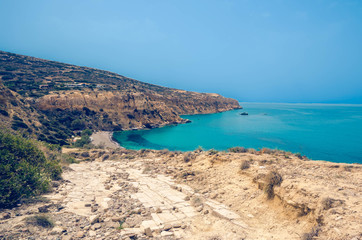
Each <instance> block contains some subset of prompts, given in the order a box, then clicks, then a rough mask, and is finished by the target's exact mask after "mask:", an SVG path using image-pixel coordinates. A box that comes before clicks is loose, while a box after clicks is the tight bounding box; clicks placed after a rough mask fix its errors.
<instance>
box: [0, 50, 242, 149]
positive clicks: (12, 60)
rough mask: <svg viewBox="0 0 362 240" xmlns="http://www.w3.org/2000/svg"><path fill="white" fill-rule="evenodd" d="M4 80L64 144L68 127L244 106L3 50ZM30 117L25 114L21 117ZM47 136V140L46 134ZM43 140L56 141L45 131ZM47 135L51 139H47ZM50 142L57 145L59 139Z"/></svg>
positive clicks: (0, 72) (130, 123)
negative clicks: (65, 129)
mask: <svg viewBox="0 0 362 240" xmlns="http://www.w3.org/2000/svg"><path fill="white" fill-rule="evenodd" d="M0 63H1V64H0V78H1V82H2V83H3V84H4V86H5V87H7V88H9V89H10V90H12V91H13V92H17V94H18V96H19V97H21V98H22V99H23V100H24V101H25V102H26V104H29V106H31V107H32V108H34V111H36V112H38V113H39V114H40V115H41V118H42V119H41V120H42V121H38V122H41V123H45V126H47V128H48V130H51V131H53V132H54V131H55V132H56V133H57V136H58V137H57V138H56V139H61V140H62V142H61V143H62V144H64V141H65V140H66V139H67V138H68V137H69V136H70V135H71V133H70V132H66V133H65V132H64V130H63V129H64V128H67V129H71V130H82V129H84V128H91V129H94V130H128V129H133V128H152V127H158V126H162V125H167V124H176V123H185V122H187V120H186V119H182V118H181V117H180V115H183V114H205V113H216V112H222V111H228V110H232V109H237V108H240V105H239V103H238V102H237V101H236V100H234V99H230V98H225V97H222V96H220V95H218V94H211V93H196V92H190V91H183V90H178V89H172V88H167V87H161V86H156V85H153V84H148V83H144V82H140V81H137V80H134V79H131V78H127V77H124V76H121V75H118V74H115V73H112V72H108V71H103V70H98V69H93V68H88V67H79V66H74V65H70V64H64V63H59V62H54V61H48V60H43V59H38V58H33V57H28V56H22V55H18V54H12V53H7V52H2V51H0ZM25 102H24V104H25ZM23 117H24V118H26V115H23ZM45 135H46V136H45ZM45 135H44V134H43V135H42V136H45V137H42V139H43V140H44V139H45V140H47V141H48V140H49V138H54V134H50V133H49V134H47V131H45ZM48 135H49V136H48ZM56 139H55V140H54V141H53V140H52V142H56V141H57V140H56Z"/></svg>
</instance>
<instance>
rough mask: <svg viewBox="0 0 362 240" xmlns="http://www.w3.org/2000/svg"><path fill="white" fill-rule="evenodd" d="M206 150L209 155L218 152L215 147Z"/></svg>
mask: <svg viewBox="0 0 362 240" xmlns="http://www.w3.org/2000/svg"><path fill="white" fill-rule="evenodd" d="M208 152H209V155H215V154H217V153H219V151H218V150H215V149H210V150H209V151H208Z"/></svg>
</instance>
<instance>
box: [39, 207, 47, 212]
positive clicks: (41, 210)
mask: <svg viewBox="0 0 362 240" xmlns="http://www.w3.org/2000/svg"><path fill="white" fill-rule="evenodd" d="M48 208H49V206H42V207H38V211H39V212H40V213H47V212H49V209H48Z"/></svg>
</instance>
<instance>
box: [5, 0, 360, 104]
mask: <svg viewBox="0 0 362 240" xmlns="http://www.w3.org/2000/svg"><path fill="white" fill-rule="evenodd" d="M0 31H1V34H0V49H1V50H4V51H10V52H14V53H19V54H24V55H31V56H35V57H40V58H45V59H51V60H56V61H61V62H66V63H72V64H77V65H82V66H90V67H95V68H100V69H105V70H110V71H113V72H116V73H119V74H122V75H125V76H128V77H132V78H135V79H138V80H141V81H145V82H150V83H154V84H158V85H163V86H168V87H174V88H181V89H186V90H192V91H199V92H217V93H220V94H223V95H225V96H227V97H233V98H236V99H238V100H240V101H267V102H347V103H362V1H360V0H340V1H331V0H326V1H323V0H300V1H293V0H285V1H283V0H275V1H273V0H265V1H254V0H250V1H247V0H234V1H233V0H217V1H216V0H191V1H188V0H163V1H158V0H144V1H141V0H129V1H120V0H23V1H18V0H0Z"/></svg>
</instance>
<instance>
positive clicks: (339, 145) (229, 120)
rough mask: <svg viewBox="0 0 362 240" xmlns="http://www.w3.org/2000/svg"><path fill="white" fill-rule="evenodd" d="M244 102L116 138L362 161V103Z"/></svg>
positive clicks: (136, 144) (139, 143) (125, 142)
mask: <svg viewBox="0 0 362 240" xmlns="http://www.w3.org/2000/svg"><path fill="white" fill-rule="evenodd" d="M240 104H241V106H242V107H243V109H239V110H232V111H228V112H223V113H215V114H205V115H184V116H182V117H183V118H186V119H190V120H191V121H192V122H191V123H188V124H181V125H177V126H167V127H162V128H157V129H152V130H134V131H123V132H115V133H114V135H113V136H114V138H115V139H116V141H118V142H119V143H120V144H121V145H122V146H124V147H125V148H128V149H142V148H149V149H169V150H179V151H190V150H195V149H196V148H198V147H202V148H203V149H205V150H208V149H216V150H226V149H228V148H230V147H234V146H243V147H246V148H255V149H261V148H263V147H267V148H272V149H280V150H286V151H291V152H294V153H301V154H302V155H306V156H307V157H308V158H310V159H314V160H326V161H332V162H347V163H362V105H342V104H281V103H240ZM242 112H248V114H249V115H240V113H242Z"/></svg>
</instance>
